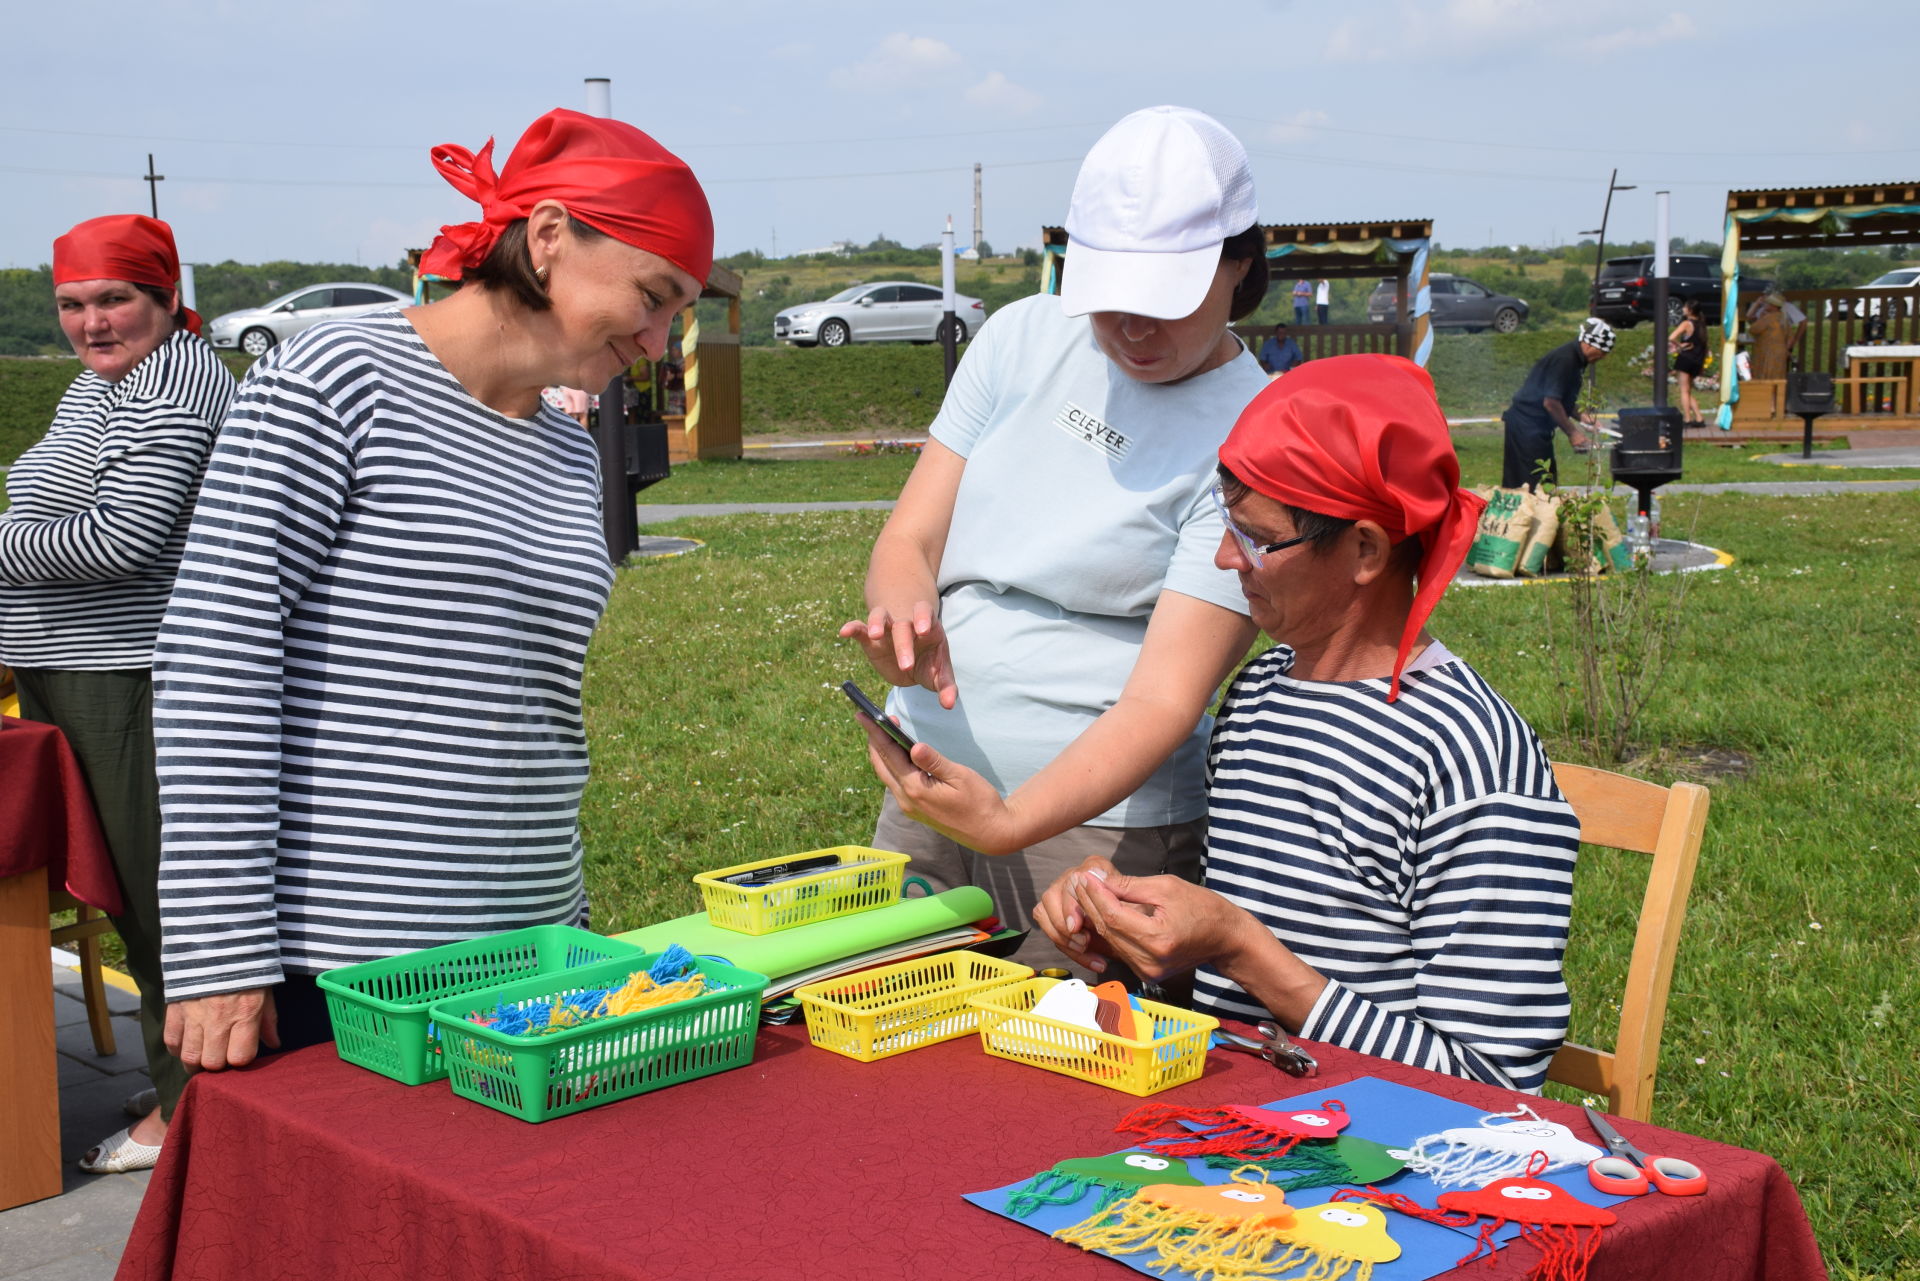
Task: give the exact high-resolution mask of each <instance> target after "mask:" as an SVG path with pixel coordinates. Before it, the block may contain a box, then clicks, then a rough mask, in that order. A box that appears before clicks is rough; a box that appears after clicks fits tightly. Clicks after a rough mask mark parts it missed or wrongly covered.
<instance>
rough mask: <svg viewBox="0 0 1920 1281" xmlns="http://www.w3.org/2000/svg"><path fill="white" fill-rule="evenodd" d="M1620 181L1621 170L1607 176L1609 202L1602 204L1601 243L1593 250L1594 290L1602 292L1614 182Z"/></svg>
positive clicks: (1596, 292)
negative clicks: (1608, 218)
mask: <svg viewBox="0 0 1920 1281" xmlns="http://www.w3.org/2000/svg"><path fill="white" fill-rule="evenodd" d="M1619 181H1620V171H1619V170H1618V169H1615V170H1614V171H1613V172H1612V173H1611V174H1609V175H1608V176H1607V203H1606V204H1604V205H1602V206H1600V243H1599V244H1598V245H1597V246H1595V248H1594V251H1593V290H1594V293H1595V294H1598V293H1599V292H1600V266H1601V264H1602V263H1604V262H1605V261H1606V258H1607V215H1608V214H1611V213H1612V212H1613V184H1614V183H1616V182H1619Z"/></svg>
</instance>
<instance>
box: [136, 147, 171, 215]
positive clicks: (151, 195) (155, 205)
mask: <svg viewBox="0 0 1920 1281" xmlns="http://www.w3.org/2000/svg"><path fill="white" fill-rule="evenodd" d="M166 180H167V175H165V174H163V173H155V172H154V171H153V153H152V152H151V151H149V152H148V153H147V176H146V177H145V178H142V179H141V180H140V181H142V182H144V183H146V184H147V200H148V202H149V204H150V205H151V207H152V209H153V216H154V218H155V219H158V218H159V217H160V184H161V183H163V182H165V181H166Z"/></svg>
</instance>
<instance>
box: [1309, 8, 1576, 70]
mask: <svg viewBox="0 0 1920 1281" xmlns="http://www.w3.org/2000/svg"><path fill="white" fill-rule="evenodd" d="M1564 22H1565V14H1564V13H1563V12H1561V11H1559V10H1557V9H1556V8H1554V7H1553V6H1550V5H1549V4H1547V3H1546V2H1545V0H1446V3H1444V4H1438V5H1436V4H1433V3H1432V2H1431V0H1395V3H1394V4H1393V6H1392V8H1391V10H1390V11H1389V12H1388V13H1386V14H1385V15H1381V14H1379V13H1369V14H1368V16H1367V17H1366V18H1364V19H1359V18H1350V19H1348V20H1347V21H1345V22H1342V23H1339V24H1337V25H1336V26H1335V27H1334V28H1333V30H1332V31H1330V32H1329V33H1328V34H1327V50H1326V56H1327V58H1328V59H1329V60H1331V61H1335V62H1385V61H1388V60H1391V59H1398V58H1404V57H1416V58H1418V57H1424V56H1429V55H1433V54H1441V53H1461V52H1486V51H1489V50H1491V49H1493V48H1499V47H1504V46H1508V45H1513V44H1517V43H1521V42H1531V41H1533V40H1534V39H1535V38H1537V37H1539V36H1541V35H1543V34H1547V33H1549V32H1551V33H1555V34H1559V33H1560V31H1561V27H1562V24H1564Z"/></svg>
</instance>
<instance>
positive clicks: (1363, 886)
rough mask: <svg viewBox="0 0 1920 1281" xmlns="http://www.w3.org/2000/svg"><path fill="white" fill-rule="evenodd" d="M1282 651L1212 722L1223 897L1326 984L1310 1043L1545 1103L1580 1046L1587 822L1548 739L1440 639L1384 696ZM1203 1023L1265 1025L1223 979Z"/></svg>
mask: <svg viewBox="0 0 1920 1281" xmlns="http://www.w3.org/2000/svg"><path fill="white" fill-rule="evenodd" d="M1292 666H1293V651H1292V650H1290V649H1288V648H1286V647H1285V646H1277V647H1275V648H1274V649H1271V650H1269V651H1267V652H1266V653H1265V654H1262V655H1260V656H1259V657H1258V658H1255V659H1254V660H1253V661H1252V662H1250V663H1248V664H1247V666H1246V667H1245V668H1244V669H1243V670H1242V671H1241V673H1240V674H1239V676H1237V677H1236V678H1235V679H1234V682H1233V685H1232V686H1231V688H1230V689H1229V690H1228V693H1227V697H1226V700H1225V702H1224V703H1223V705H1222V709H1221V713H1220V717H1219V720H1218V723H1217V724H1216V726H1215V728H1214V736H1213V744H1212V748H1211V751H1210V753H1209V761H1208V767H1209V773H1210V783H1211V792H1210V796H1209V810H1208V828H1207V863H1206V878H1205V879H1206V884H1207V886H1208V887H1209V888H1211V889H1214V890H1217V891H1218V892H1220V893H1221V894H1222V895H1224V896H1225V897H1226V898H1228V899H1229V900H1231V901H1232V902H1234V903H1237V904H1239V905H1240V906H1241V907H1244V908H1246V909H1247V910H1248V911H1250V912H1252V913H1253V914H1254V915H1255V916H1256V917H1258V918H1259V919H1260V921H1261V922H1262V923H1263V924H1264V925H1266V926H1267V928H1268V929H1270V930H1271V931H1272V932H1273V934H1274V936H1275V937H1276V938H1278V939H1279V940H1280V941H1281V942H1282V943H1284V944H1286V945H1287V947H1288V948H1290V949H1292V951H1293V952H1294V953H1295V954H1296V955H1297V956H1299V958H1300V959H1301V960H1303V961H1305V962H1306V963H1307V964H1308V965H1310V966H1312V967H1313V968H1314V969H1315V970H1317V971H1319V972H1320V973H1321V974H1323V975H1325V976H1326V977H1327V979H1328V983H1327V986H1326V989H1325V991H1324V992H1323V993H1322V994H1321V996H1320V999H1319V1001H1318V1002H1317V1003H1316V1004H1315V1006H1314V1008H1313V1011H1312V1013H1311V1014H1309V1015H1308V1017H1307V1020H1306V1023H1305V1025H1304V1026H1303V1027H1302V1028H1301V1029H1300V1034H1301V1035H1302V1036H1304V1037H1307V1038H1309V1039H1311V1040H1317V1041H1327V1042H1330V1043H1332V1044H1335V1045H1340V1046H1344V1047H1346V1048H1348V1049H1352V1050H1359V1051H1362V1052H1364V1053H1367V1054H1373V1055H1378V1056H1379V1057H1381V1058H1388V1059H1393V1060H1396V1061H1398V1062H1403V1063H1411V1064H1414V1065H1416V1066H1418V1067H1424V1068H1429V1069H1431V1070H1433V1071H1436V1072H1446V1073H1450V1074H1452V1075H1455V1076H1464V1077H1471V1078H1477V1079H1479V1080H1483V1081H1490V1082H1493V1083H1495V1084H1498V1085H1505V1086H1510V1087H1512V1088H1514V1089H1521V1090H1532V1091H1537V1090H1538V1089H1539V1088H1540V1085H1541V1083H1542V1081H1543V1080H1544V1079H1545V1077H1546V1071H1547V1065H1548V1063H1549V1061H1551V1059H1552V1058H1553V1055H1554V1052H1555V1051H1556V1050H1558V1049H1559V1048H1560V1044H1561V1041H1562V1040H1563V1039H1564V1038H1565V1036H1566V1029H1567V1016H1568V1011H1569V1006H1568V1000H1567V989H1566V985H1565V983H1564V982H1563V981H1562V977H1561V971H1560V959H1561V953H1562V952H1563V950H1564V949H1565V946H1566V938H1567V918H1568V913H1569V911H1570V909H1571V904H1572V893H1573V866H1574V857H1575V855H1576V854H1577V852H1578V850H1579V838H1580V825H1579V822H1578V820H1577V819H1576V818H1575V817H1574V814H1573V810H1572V807H1570V806H1569V805H1568V804H1567V802H1566V799H1565V798H1564V797H1563V796H1561V794H1560V789H1559V788H1558V786H1557V785H1556V784H1555V783H1554V780H1553V770H1552V766H1551V765H1550V764H1549V763H1548V761H1547V756H1546V752H1545V750H1544V749H1543V748H1542V747H1541V745H1540V740H1539V739H1538V738H1537V737H1536V736H1535V734H1534V732H1533V730H1532V729H1531V728H1530V727H1529V726H1528V725H1527V723H1526V722H1525V721H1523V720H1522V719H1521V718H1520V716H1519V714H1518V713H1517V712H1515V711H1514V710H1513V708H1512V707H1510V706H1508V704H1507V702H1506V700H1505V699H1503V698H1501V697H1500V696H1499V695H1498V694H1496V693H1495V692H1494V691H1493V689H1492V688H1491V687H1490V686H1488V685H1487V683H1486V682H1485V681H1484V680H1482V679H1481V678H1480V676H1479V674H1478V673H1476V672H1475V671H1474V670H1473V669H1472V668H1470V667H1468V666H1467V664H1466V663H1465V662H1463V661H1461V660H1460V659H1458V658H1455V657H1454V656H1453V655H1451V654H1448V653H1446V652H1445V651H1444V650H1443V649H1441V648H1440V647H1439V646H1438V645H1437V644H1434V645H1430V646H1429V648H1428V650H1427V651H1426V652H1425V653H1423V654H1422V655H1421V656H1420V659H1419V660H1418V661H1417V662H1416V664H1415V665H1414V667H1415V670H1410V671H1409V672H1408V673H1407V674H1406V676H1405V678H1404V679H1403V681H1402V683H1401V692H1400V697H1399V699H1398V700H1397V701H1396V702H1392V703H1389V702H1387V701H1386V698H1385V695H1386V691H1387V687H1388V682H1387V681H1386V680H1384V679H1381V680H1364V681H1354V682H1351V683H1341V682H1325V681H1300V680H1295V679H1293V678H1291V677H1290V676H1289V675H1288V674H1287V673H1288V671H1289V670H1290V669H1291V668H1292ZM1194 995H1195V1000H1196V1003H1197V1004H1198V1005H1199V1008H1201V1009H1203V1010H1206V1011H1208V1012H1209V1013H1214V1014H1221V1015H1225V1016H1228V1017H1231V1018H1236V1019H1242V1020H1247V1021H1252V1020H1257V1019H1264V1018H1267V1017H1269V1015H1268V1013H1267V1011H1265V1010H1263V1009H1261V1008H1260V1007H1259V1006H1258V1005H1256V1004H1254V1003H1253V1002H1252V1001H1251V1000H1250V999H1249V998H1248V997H1247V994H1246V993H1245V992H1243V991H1241V990H1240V989H1239V988H1238V987H1235V986H1234V985H1233V984H1231V983H1229V982H1228V981H1227V980H1226V979H1224V978H1222V977H1221V976H1220V975H1219V974H1218V973H1216V972H1215V971H1213V970H1211V969H1206V968H1203V969H1201V970H1200V971H1199V973H1198V975H1197V983H1196V990H1195V994H1194Z"/></svg>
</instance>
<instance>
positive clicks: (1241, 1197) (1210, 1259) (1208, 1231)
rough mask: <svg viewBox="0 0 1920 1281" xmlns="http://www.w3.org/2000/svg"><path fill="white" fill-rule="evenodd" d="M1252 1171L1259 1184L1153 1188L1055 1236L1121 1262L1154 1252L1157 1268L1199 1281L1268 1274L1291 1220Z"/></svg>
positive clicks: (1282, 1198)
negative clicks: (1125, 1257)
mask: <svg viewBox="0 0 1920 1281" xmlns="http://www.w3.org/2000/svg"><path fill="white" fill-rule="evenodd" d="M1254 1173H1256V1174H1262V1180H1253V1179H1241V1178H1239V1177H1238V1175H1237V1174H1236V1177H1235V1178H1234V1180H1233V1181H1232V1182H1231V1183H1224V1184H1220V1185H1218V1186H1215V1187H1189V1186H1186V1185H1184V1184H1173V1183H1150V1184H1147V1185H1146V1186H1145V1187H1142V1188H1141V1189H1140V1190H1139V1191H1137V1192H1135V1193H1134V1194H1133V1195H1132V1196H1130V1197H1128V1198H1127V1199H1126V1200H1124V1201H1119V1202H1116V1203H1115V1204H1113V1205H1112V1206H1109V1207H1108V1208H1107V1209H1105V1210H1101V1211H1099V1212H1097V1213H1095V1214H1094V1215H1093V1216H1092V1217H1091V1218H1089V1219H1087V1220H1085V1221H1084V1222H1081V1223H1077V1224H1075V1225H1074V1226H1072V1227H1070V1228H1063V1229H1062V1230H1060V1231H1059V1232H1056V1233H1054V1236H1055V1237H1057V1238H1058V1239H1059V1240H1062V1241H1066V1242H1068V1243H1070V1244H1072V1245H1077V1246H1079V1247H1080V1248H1081V1249H1083V1250H1099V1251H1101V1252H1102V1253H1104V1254H1111V1255H1116V1256H1118V1255H1123V1254H1140V1253H1145V1252H1151V1253H1152V1254H1154V1255H1155V1256H1156V1257H1155V1261H1154V1266H1155V1267H1156V1268H1157V1269H1161V1270H1164V1269H1166V1268H1180V1269H1182V1270H1184V1271H1187V1272H1190V1273H1192V1274H1193V1275H1194V1277H1196V1278H1197V1279H1198V1281H1240V1279H1241V1278H1245V1277H1253V1276H1261V1275H1265V1274H1266V1271H1267V1269H1266V1268H1265V1266H1264V1264H1265V1261H1266V1260H1267V1259H1268V1258H1270V1257H1271V1256H1272V1255H1273V1254H1274V1252H1275V1251H1276V1250H1277V1249H1279V1248H1281V1247H1282V1246H1283V1244H1284V1240H1283V1238H1282V1237H1281V1235H1280V1232H1281V1230H1282V1229H1284V1228H1286V1227H1289V1226H1291V1225H1292V1223H1293V1219H1294V1214H1293V1211H1292V1210H1291V1209H1290V1208H1288V1206H1287V1201H1286V1195H1285V1194H1284V1193H1282V1192H1281V1191H1280V1190H1279V1189H1278V1188H1273V1187H1269V1186H1268V1185H1267V1184H1266V1183H1265V1182H1264V1181H1263V1180H1264V1174H1263V1172H1261V1171H1254Z"/></svg>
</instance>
